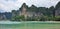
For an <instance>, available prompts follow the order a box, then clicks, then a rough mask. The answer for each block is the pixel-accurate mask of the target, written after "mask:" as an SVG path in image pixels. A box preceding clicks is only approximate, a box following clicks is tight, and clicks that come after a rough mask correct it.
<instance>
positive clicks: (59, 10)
mask: <svg viewBox="0 0 60 29" xmlns="http://www.w3.org/2000/svg"><path fill="white" fill-rule="evenodd" d="M55 16H60V2H58V3H57V5H56V7H55Z"/></svg>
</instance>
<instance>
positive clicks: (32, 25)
mask: <svg viewBox="0 0 60 29" xmlns="http://www.w3.org/2000/svg"><path fill="white" fill-rule="evenodd" d="M2 23H3V22H2ZM8 23H9V24H8ZM8 23H7V24H6V23H5V24H1V23H0V29H60V23H48V22H30V21H29V22H28V21H27V22H20V23H19V22H16V23H15V22H13V23H12V22H8ZM14 23H15V24H14Z"/></svg>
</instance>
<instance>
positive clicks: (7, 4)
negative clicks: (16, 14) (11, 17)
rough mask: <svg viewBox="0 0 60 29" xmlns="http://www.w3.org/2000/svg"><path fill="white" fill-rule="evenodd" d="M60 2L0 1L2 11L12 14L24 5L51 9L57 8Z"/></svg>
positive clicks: (53, 0)
mask: <svg viewBox="0 0 60 29" xmlns="http://www.w3.org/2000/svg"><path fill="white" fill-rule="evenodd" d="M58 1H60V0H0V10H3V11H4V12H11V10H17V9H19V8H20V7H21V5H22V4H23V3H26V4H27V5H28V6H31V5H32V4H34V5H35V6H37V7H50V6H55V5H56V4H57V3H58Z"/></svg>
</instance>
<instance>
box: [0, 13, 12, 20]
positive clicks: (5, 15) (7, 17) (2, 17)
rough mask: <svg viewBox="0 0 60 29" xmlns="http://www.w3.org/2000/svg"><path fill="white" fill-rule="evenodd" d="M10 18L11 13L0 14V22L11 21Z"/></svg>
mask: <svg viewBox="0 0 60 29" xmlns="http://www.w3.org/2000/svg"><path fill="white" fill-rule="evenodd" d="M11 17H12V14H11V13H0V20H6V19H11Z"/></svg>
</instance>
